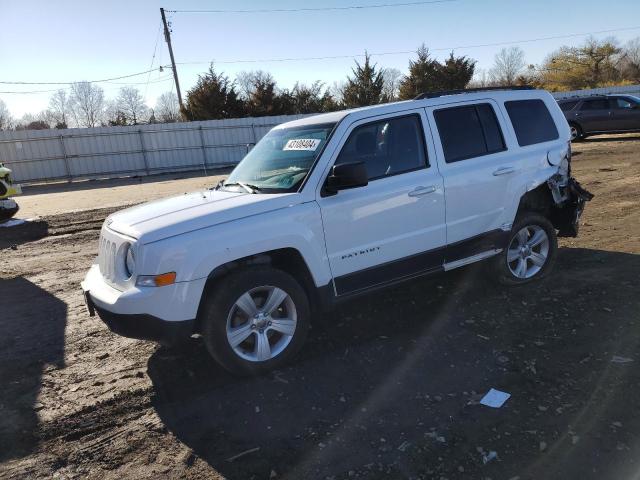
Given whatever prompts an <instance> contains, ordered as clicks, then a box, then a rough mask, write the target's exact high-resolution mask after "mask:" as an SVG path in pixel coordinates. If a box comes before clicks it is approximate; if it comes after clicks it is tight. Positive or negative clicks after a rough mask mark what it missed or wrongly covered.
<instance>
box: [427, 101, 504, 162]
mask: <svg viewBox="0 0 640 480" xmlns="http://www.w3.org/2000/svg"><path fill="white" fill-rule="evenodd" d="M433 116H434V117H435V119H436V125H437V127H438V133H439V134H440V141H441V143H442V149H443V150H444V159H445V161H446V162H447V163H452V162H458V161H460V160H466V159H468V158H473V157H480V156H482V155H488V154H490V153H496V152H501V151H502V150H505V145H504V138H503V136H502V130H500V125H499V124H498V120H497V118H496V114H495V112H494V111H493V107H492V106H491V105H489V104H488V103H479V104H477V105H465V106H464V107H453V108H443V109H440V110H436V111H434V112H433Z"/></svg>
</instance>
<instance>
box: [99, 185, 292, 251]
mask: <svg viewBox="0 0 640 480" xmlns="http://www.w3.org/2000/svg"><path fill="white" fill-rule="evenodd" d="M298 195H299V194H297V193H281V194H273V195H271V194H269V195H266V194H250V193H235V192H224V191H220V190H203V191H198V192H192V193H185V194H184V195H177V196H175V197H169V198H165V199H162V200H156V201H153V202H149V203H144V204H142V205H137V206H135V207H132V208H128V209H126V210H122V211H120V212H116V213H114V214H112V215H110V216H109V217H107V220H106V222H105V223H106V225H107V227H108V228H109V229H111V230H113V231H115V232H118V233H121V234H123V235H127V236H130V237H133V238H136V239H138V241H140V242H141V243H151V242H156V241H158V240H162V239H164V238H167V237H173V236H175V235H180V234H183V233H187V232H191V231H193V230H198V229H201V228H206V227H212V226H214V225H218V224H221V223H226V222H230V221H232V220H239V219H241V218H245V217H249V216H252V215H258V214H260V213H266V212H269V211H272V210H277V209H280V208H286V207H288V206H290V205H291V204H292V203H293V202H294V201H297V200H296V199H297V198H299V197H298Z"/></svg>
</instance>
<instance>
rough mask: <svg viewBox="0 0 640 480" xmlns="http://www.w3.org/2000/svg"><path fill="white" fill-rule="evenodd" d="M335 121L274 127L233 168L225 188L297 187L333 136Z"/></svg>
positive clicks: (268, 190) (265, 189)
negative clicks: (290, 126) (300, 125)
mask: <svg viewBox="0 0 640 480" xmlns="http://www.w3.org/2000/svg"><path fill="white" fill-rule="evenodd" d="M334 126H335V123H323V124H318V125H306V126H302V127H292V128H279V129H275V130H271V131H270V132H269V133H268V134H267V135H266V136H265V137H264V138H262V140H260V141H259V142H258V143H257V144H256V146H255V147H254V148H253V150H251V151H250V152H249V153H248V154H247V156H246V157H244V159H243V160H242V161H241V162H240V163H239V164H238V166H237V167H236V168H235V169H234V170H233V172H231V175H229V178H228V179H227V180H226V181H225V182H224V184H223V185H222V188H224V189H225V190H233V191H251V192H253V193H281V192H292V191H295V190H296V189H297V188H298V187H299V186H300V184H301V183H302V181H303V180H304V179H305V177H306V176H307V174H308V173H309V170H310V169H311V167H312V165H313V163H314V162H315V160H316V158H317V156H318V155H319V154H320V152H322V149H323V147H324V145H325V143H326V142H327V140H328V139H329V136H330V134H331V131H332V130H333V127H334Z"/></svg>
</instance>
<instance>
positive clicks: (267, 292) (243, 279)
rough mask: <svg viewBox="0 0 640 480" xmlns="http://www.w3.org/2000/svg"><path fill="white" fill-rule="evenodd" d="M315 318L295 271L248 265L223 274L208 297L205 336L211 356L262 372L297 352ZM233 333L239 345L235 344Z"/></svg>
mask: <svg viewBox="0 0 640 480" xmlns="http://www.w3.org/2000/svg"><path fill="white" fill-rule="evenodd" d="M270 300H271V303H272V305H268V303H269V301H270ZM274 302H275V303H274ZM239 305H242V307H243V308H240V306H239ZM265 306H266V307H267V308H266V309H265V308H264V307H265ZM248 312H250V313H251V315H249V313H248ZM285 318H286V320H285ZM310 318H311V311H310V308H309V300H308V298H307V294H306V293H305V291H304V289H303V288H302V287H301V286H300V284H299V283H298V282H297V281H296V280H295V279H294V278H293V277H292V276H291V275H289V274H288V273H285V272H283V271H281V270H277V269H274V268H271V267H263V266H260V267H249V268H246V269H242V270H239V271H236V272H233V273H231V274H229V275H228V276H226V277H224V278H223V279H222V281H221V285H220V286H219V287H217V288H216V289H215V290H214V291H213V292H212V293H211V294H210V295H209V296H208V297H207V298H206V299H205V304H204V308H203V310H202V318H201V321H202V324H203V327H202V336H203V339H204V343H205V345H206V347H207V350H208V351H209V353H210V354H211V356H212V357H213V358H214V359H215V360H216V361H217V362H218V363H219V364H220V365H222V367H224V368H225V369H226V370H228V371H229V372H231V373H234V374H237V375H259V374H262V373H266V372H268V371H270V370H274V369H277V368H279V367H281V366H282V365H283V364H285V363H286V362H287V361H289V360H290V359H291V358H292V357H293V356H294V355H295V354H296V353H298V351H299V350H300V349H301V348H302V345H303V344H304V341H305V339H306V337H307V332H308V330H309V324H310ZM275 325H277V326H278V327H276V326H275ZM234 334H235V342H237V343H236V344H235V345H232V343H231V341H232V338H233V337H230V335H234ZM265 342H266V343H265ZM266 347H268V348H266Z"/></svg>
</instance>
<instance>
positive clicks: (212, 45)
mask: <svg viewBox="0 0 640 480" xmlns="http://www.w3.org/2000/svg"><path fill="white" fill-rule="evenodd" d="M402 1H403V0H344V1H338V0H325V1H315V0H314V1H308V2H301V1H294V0H272V1H269V2H260V1H257V0H218V1H199V0H182V1H177V0H163V1H161V2H156V1H150V0H149V1H147V0H137V1H134V0H129V1H120V0H110V1H108V2H96V1H86V0H83V1H75V0H74V1H71V0H68V1H65V0H58V1H56V2H51V1H30V0H0V80H1V81H27V82H56V81H59V82H65V81H76V80H93V79H102V78H110V77H115V76H119V75H127V74H130V73H135V72H140V71H144V70H147V69H149V67H150V65H151V61H152V54H153V51H154V46H155V45H156V39H157V38H158V27H159V26H160V14H159V7H161V6H162V7H164V8H165V9H167V10H178V9H179V10H188V9H256V8H285V9H287V8H300V7H307V8H308V7H326V6H345V5H366V4H369V5H371V4H380V3H402ZM405 1H406V0H405ZM169 17H170V20H171V21H172V28H173V43H174V51H175V55H176V61H177V62H203V63H201V64H196V65H179V67H178V69H179V76H180V82H181V86H182V89H183V91H186V90H188V89H189V87H190V86H192V85H193V84H194V82H195V80H196V78H197V75H198V73H201V72H202V71H204V70H205V69H206V68H207V65H206V63H207V62H209V61H212V60H213V61H216V62H218V65H217V68H218V69H219V70H224V71H225V72H226V73H227V74H229V75H230V76H231V77H233V76H234V75H235V74H236V73H237V72H238V71H242V70H254V69H262V70H267V71H270V72H271V73H272V74H273V75H274V77H275V78H276V80H278V82H279V84H280V85H281V86H285V87H290V86H292V85H293V84H294V83H295V82H296V81H303V82H307V83H311V82H312V81H314V80H322V81H324V82H327V83H328V84H332V83H333V82H334V81H340V80H343V79H344V78H345V76H346V75H347V74H348V73H349V72H350V68H351V66H352V65H353V59H352V58H345V59H332V60H314V61H296V62H268V61H265V60H267V59H272V58H291V57H321V56H333V55H349V56H350V55H358V54H362V53H363V52H364V50H365V49H367V50H368V51H369V52H373V53H378V52H394V51H407V50H415V49H416V47H417V46H419V45H420V44H421V43H423V42H424V43H425V44H426V45H427V46H428V47H429V48H430V49H432V52H433V54H434V55H435V56H436V57H439V58H443V57H445V56H446V55H447V54H448V51H449V50H450V49H451V48H452V47H463V46H468V45H478V44H491V43H499V42H515V41H517V40H527V39H534V38H540V37H548V36H558V35H568V34H574V33H583V32H595V31H602V30H611V29H625V28H630V27H638V28H637V29H634V30H625V31H620V32H616V33H613V34H600V35H595V36H596V37H599V38H602V37H606V36H609V35H615V36H616V37H617V38H618V39H619V40H620V41H621V43H624V42H626V41H627V40H629V39H631V38H634V37H637V36H640V2H639V1H637V0H617V1H613V0H611V1H608V2H602V1H601V0H600V1H595V0H583V1H581V2H576V1H575V0H571V1H568V0H538V1H528V2H526V1H512V0H484V1H478V0H457V1H452V2H448V3H439V4H431V5H421V6H405V7H394V8H377V9H370V10H349V11H327V12H311V13H309V12H307V13H255V14H239V13H233V14H232V13H225V14H220V13H216V14H213V13H209V14H202V13H200V14H196V13H170V14H169ZM584 38H585V37H574V38H566V39H555V40H541V41H536V42H528V43H517V45H519V46H520V47H521V48H522V49H523V50H524V51H525V53H526V59H527V62H528V63H539V62H541V61H542V60H543V59H544V57H545V55H546V54H547V53H549V52H550V51H552V50H553V49H555V48H557V47H559V46H560V45H563V44H569V45H572V44H578V43H580V42H581V41H583V40H584ZM514 44H516V43H514ZM500 48H501V47H500V46H487V47H478V48H455V52H456V54H464V55H468V56H470V57H472V58H474V59H476V60H477V61H478V67H479V68H482V69H488V68H490V67H491V64H492V62H493V56H494V55H495V53H496V52H497V51H498V50H499V49H500ZM409 57H410V55H407V54H397V55H385V56H377V57H374V60H375V61H376V62H377V63H378V64H379V65H380V66H384V67H394V68H398V69H400V70H401V71H403V72H404V71H406V69H407V64H408V59H409ZM236 60H258V61H257V62H255V63H223V62H233V61H236ZM168 63H169V55H168V52H167V48H166V44H165V43H164V41H163V39H162V37H160V39H159V41H158V44H157V52H156V58H155V60H154V66H158V65H159V64H165V65H166V64H168ZM169 73H170V72H169V70H165V72H164V73H159V72H153V73H152V74H151V75H141V76H137V77H134V78H131V79H127V80H119V81H117V82H115V81H114V82H111V83H101V84H100V86H101V87H103V88H104V89H105V94H106V96H107V97H113V96H115V95H116V94H117V90H118V89H119V88H120V87H122V86H123V84H124V83H126V82H131V83H139V84H135V85H132V86H135V87H138V88H139V89H140V90H141V91H142V92H145V91H146V97H147V101H148V103H149V104H150V105H153V104H154V103H155V99H156V98H157V96H158V95H160V94H161V93H162V92H165V91H168V90H171V88H172V82H171V77H170V75H169ZM165 79H166V80H165ZM147 80H150V81H151V82H152V83H149V84H148V85H147ZM54 88H57V87H56V86H55V85H29V86H26V85H24V86H23V85H0V91H34V90H50V89H54ZM49 95H50V93H46V92H45V93H37V94H25V95H17V94H7V93H0V99H2V100H3V101H4V102H5V103H6V104H7V106H8V107H9V109H10V110H11V112H12V113H13V114H14V115H15V116H17V117H19V116H21V115H22V114H24V113H25V112H34V113H35V112H37V111H39V110H42V109H44V108H46V106H47V104H48V98H49Z"/></svg>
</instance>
